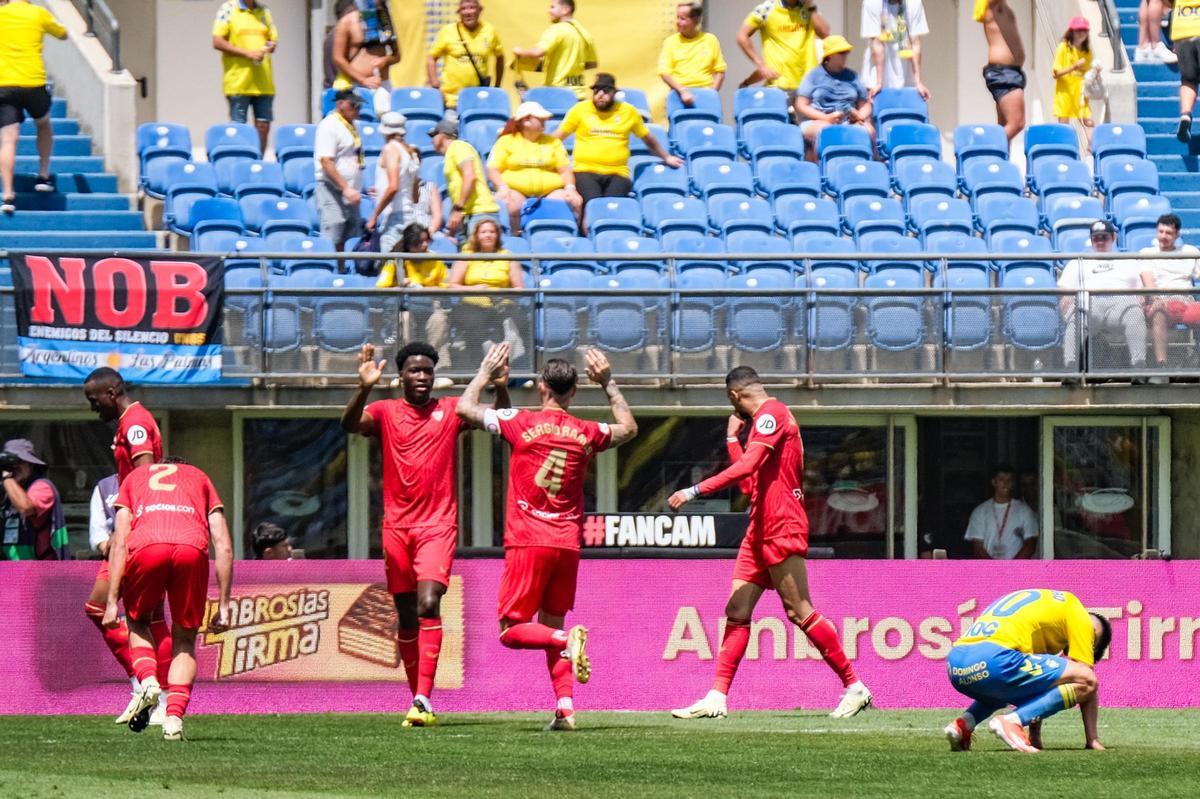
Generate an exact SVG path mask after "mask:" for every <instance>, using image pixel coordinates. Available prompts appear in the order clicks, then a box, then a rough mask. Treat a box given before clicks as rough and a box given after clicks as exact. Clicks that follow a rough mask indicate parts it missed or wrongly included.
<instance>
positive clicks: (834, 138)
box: [817, 125, 875, 173]
mask: <svg viewBox="0 0 1200 799" xmlns="http://www.w3.org/2000/svg"><path fill="white" fill-rule="evenodd" d="M874 155H875V153H874V148H873V147H872V145H871V136H870V134H868V133H867V131H866V130H864V129H863V128H862V127H860V126H859V125H831V126H829V127H827V128H822V129H821V132H820V133H818V134H817V159H818V161H819V162H820V164H821V172H822V173H825V171H826V170H825V165H826V164H827V163H829V160H830V159H832V158H862V159H864V160H867V161H870V160H871V158H873V157H874Z"/></svg>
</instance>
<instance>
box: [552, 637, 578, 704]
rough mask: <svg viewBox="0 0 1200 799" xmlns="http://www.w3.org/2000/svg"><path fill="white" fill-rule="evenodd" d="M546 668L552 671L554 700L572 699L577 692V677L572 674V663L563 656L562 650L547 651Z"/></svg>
mask: <svg viewBox="0 0 1200 799" xmlns="http://www.w3.org/2000/svg"><path fill="white" fill-rule="evenodd" d="M546 668H547V669H549V670H550V682H551V684H552V685H553V686H554V698H555V699H563V698H567V699H570V698H571V697H572V696H573V693H572V692H573V691H574V690H575V675H574V674H573V673H572V672H571V661H569V660H567V659H566V658H565V657H563V656H562V650H556V649H547V650H546Z"/></svg>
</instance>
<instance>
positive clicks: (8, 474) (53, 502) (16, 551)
mask: <svg viewBox="0 0 1200 799" xmlns="http://www.w3.org/2000/svg"><path fill="white" fill-rule="evenodd" d="M0 478H3V482H4V496H3V498H0V515H2V516H3V522H4V540H3V542H0V560H67V559H69V558H70V557H71V554H70V551H69V550H68V549H67V520H66V516H65V515H64V514H63V506H62V500H61V499H60V498H59V496H58V489H57V488H55V487H54V483H51V482H50V481H49V480H47V479H46V462H45V461H44V460H42V459H41V458H39V457H38V456H37V455H36V454H35V453H34V451H33V442H32V441H30V440H29V439H27V438H14V439H12V440H11V441H6V442H4V452H3V453H0Z"/></svg>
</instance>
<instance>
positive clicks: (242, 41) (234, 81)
mask: <svg viewBox="0 0 1200 799" xmlns="http://www.w3.org/2000/svg"><path fill="white" fill-rule="evenodd" d="M212 44H213V49H214V50H219V51H220V52H221V69H222V70H223V71H224V73H225V78H224V88H225V99H226V100H227V101H228V102H229V119H230V120H232V121H233V122H245V121H246V120H247V119H248V118H249V113H248V112H249V110H250V107H251V106H253V107H254V127H255V129H256V130H258V141H259V144H260V146H261V148H262V151H263V152H264V153H265V152H266V151H267V138H268V136H269V134H270V133H271V120H272V119H273V118H274V115H273V110H274V105H275V76H274V71H273V70H272V68H271V54H272V53H274V52H275V47H276V45H278V44H279V31H278V30H276V29H275V21H274V20H273V19H271V12H270V10H268V9H267V7H266V6H265V5H263V4H262V3H260V2H258V0H225V2H224V3H222V4H221V7H220V9H218V10H217V18H216V20H215V21H214V22H213V29H212Z"/></svg>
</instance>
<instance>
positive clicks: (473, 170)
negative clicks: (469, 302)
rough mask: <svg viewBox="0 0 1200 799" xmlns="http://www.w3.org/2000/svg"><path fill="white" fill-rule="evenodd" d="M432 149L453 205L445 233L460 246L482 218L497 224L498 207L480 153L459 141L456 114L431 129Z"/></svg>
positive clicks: (498, 218)
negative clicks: (435, 151)
mask: <svg viewBox="0 0 1200 799" xmlns="http://www.w3.org/2000/svg"><path fill="white" fill-rule="evenodd" d="M432 139H433V149H435V150H437V151H438V153H439V154H441V155H442V156H443V158H444V161H443V164H442V169H443V171H444V172H445V174H446V192H447V194H449V195H450V201H451V202H452V203H454V206H453V208H452V209H451V211H450V218H449V219H447V220H446V232H447V233H449V234H450V235H451V236H453V237H455V238H456V239H458V242H459V243H460V244H461V243H463V242H465V241H466V240H467V236H469V235H470V233H471V230H472V229H473V227H474V226H475V224H476V223H477V222H478V221H479V220H481V219H494V220H495V221H496V222H497V223H499V221H500V206H499V205H496V198H495V197H493V196H492V192H491V190H490V189H489V188H488V185H487V175H486V174H484V170H483V161H482V160H481V159H480V158H479V153H478V152H476V150H475V148H474V147H472V146H471V145H470V144H469V143H468V142H465V141H463V140H461V139H460V138H458V114H456V113H451V114H447V115H446V116H445V117H443V118H442V120H441V121H440V122H438V123H437V124H436V125H434V127H433V134H432Z"/></svg>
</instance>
